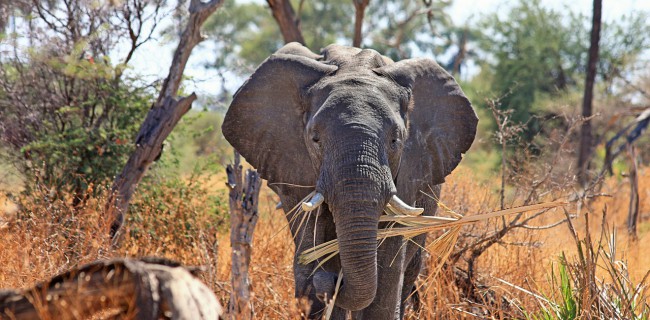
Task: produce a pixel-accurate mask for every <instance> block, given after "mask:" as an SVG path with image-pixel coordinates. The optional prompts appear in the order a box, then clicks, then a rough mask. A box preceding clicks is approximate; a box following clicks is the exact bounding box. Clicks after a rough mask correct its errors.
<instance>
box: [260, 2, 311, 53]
mask: <svg viewBox="0 0 650 320" xmlns="http://www.w3.org/2000/svg"><path fill="white" fill-rule="evenodd" d="M266 2H267V3H268V4H269V7H270V8H271V12H272V13H273V18H274V19H275V21H276V22H277V23H278V26H279V27H280V32H282V38H283V39H284V42H285V43H289V42H299V43H301V44H302V45H304V44H305V38H303V36H302V32H301V31H300V20H299V19H298V18H296V13H295V12H294V11H293V7H292V6H291V2H290V1H289V0H266Z"/></svg>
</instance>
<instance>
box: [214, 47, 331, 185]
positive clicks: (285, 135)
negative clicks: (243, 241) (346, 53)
mask: <svg viewBox="0 0 650 320" xmlns="http://www.w3.org/2000/svg"><path fill="white" fill-rule="evenodd" d="M280 52H282V51H280ZM336 69H337V68H336V67H335V66H331V65H327V64H324V63H321V62H318V61H316V60H314V59H311V58H309V57H305V56H299V55H295V54H284V53H279V54H274V55H271V56H270V57H269V58H268V59H266V60H265V61H264V62H262V64H261V65H260V66H259V67H258V68H257V70H255V72H254V73H253V75H251V77H250V78H249V79H248V80H247V81H246V82H245V83H244V85H242V87H241V88H239V90H238V91H237V92H236V93H235V96H234V98H233V101H232V103H231V104H230V107H229V108H228V112H227V113H226V117H225V118H224V121H223V125H222V127H221V130H222V132H223V135H224V136H225V137H226V140H228V142H230V144H231V145H232V146H233V147H234V148H235V149H236V150H237V151H238V152H239V153H240V154H241V155H242V156H243V157H244V158H245V159H246V161H248V162H249V163H250V164H251V165H253V166H254V167H255V168H256V169H257V170H258V171H259V172H260V174H261V175H262V178H264V179H267V180H268V181H269V182H283V183H290V184H296V185H314V184H315V181H316V172H314V169H313V166H312V163H311V160H310V158H309V155H308V154H309V153H308V151H307V148H306V146H305V142H304V124H303V114H304V112H305V107H306V104H307V103H308V101H305V100H304V92H305V91H306V89H307V88H309V87H310V86H311V85H313V84H314V83H316V82H317V81H318V80H319V79H321V78H322V77H323V76H325V75H327V74H330V73H332V72H334V71H336Z"/></svg>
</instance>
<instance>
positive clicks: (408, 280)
mask: <svg viewBox="0 0 650 320" xmlns="http://www.w3.org/2000/svg"><path fill="white" fill-rule="evenodd" d="M414 240H415V239H414ZM409 247H413V248H415V250H414V251H415V253H414V254H413V256H412V257H411V261H409V262H408V264H407V266H406V270H405V271H404V286H403V287H402V298H401V304H400V319H403V318H404V310H405V308H406V303H407V302H408V300H409V299H411V301H414V300H413V299H416V297H414V295H413V290H415V280H417V278H418V275H419V274H420V270H421V268H422V249H421V248H420V247H418V246H416V245H415V244H409ZM409 249H410V248H409ZM408 251H410V250H407V252H408Z"/></svg>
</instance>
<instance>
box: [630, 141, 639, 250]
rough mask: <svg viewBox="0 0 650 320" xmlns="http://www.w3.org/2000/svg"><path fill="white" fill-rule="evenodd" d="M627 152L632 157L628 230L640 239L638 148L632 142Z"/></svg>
mask: <svg viewBox="0 0 650 320" xmlns="http://www.w3.org/2000/svg"><path fill="white" fill-rule="evenodd" d="M627 154H628V156H629V157H630V163H631V164H630V174H629V177H628V178H629V179H630V207H629V209H628V215H627V232H628V234H629V235H630V237H631V238H632V240H638V235H637V233H636V226H637V224H638V221H639V176H638V173H637V166H638V163H637V157H636V150H635V148H634V146H633V145H632V144H628V145H627Z"/></svg>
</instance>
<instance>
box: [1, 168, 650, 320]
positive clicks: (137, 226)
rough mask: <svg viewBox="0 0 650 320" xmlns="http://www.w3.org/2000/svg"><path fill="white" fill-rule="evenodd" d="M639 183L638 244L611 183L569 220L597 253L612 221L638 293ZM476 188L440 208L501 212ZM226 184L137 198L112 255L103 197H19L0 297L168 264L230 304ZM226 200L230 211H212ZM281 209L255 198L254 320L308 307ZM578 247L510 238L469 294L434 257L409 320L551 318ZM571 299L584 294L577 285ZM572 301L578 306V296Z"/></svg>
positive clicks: (643, 259) (530, 233)
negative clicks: (117, 260) (100, 271)
mask: <svg viewBox="0 0 650 320" xmlns="http://www.w3.org/2000/svg"><path fill="white" fill-rule="evenodd" d="M639 174H640V179H639V181H640V186H639V189H640V190H641V194H640V197H641V204H640V212H641V221H640V224H639V239H638V241H636V242H633V241H631V240H630V239H628V236H627V234H626V228H625V224H626V218H627V209H628V191H629V190H628V186H627V183H626V182H625V181H624V180H619V179H618V178H616V177H614V178H608V179H607V180H606V181H605V183H604V184H603V187H602V190H601V192H602V193H603V194H607V196H601V197H596V198H593V199H592V200H591V201H590V202H589V203H587V204H585V205H583V206H581V207H580V208H579V210H578V207H577V206H576V204H575V203H574V204H573V205H571V206H569V207H567V210H568V212H569V213H570V214H575V215H577V216H576V217H575V218H574V219H573V220H572V224H573V227H574V229H575V232H576V234H577V236H578V239H583V238H584V237H585V234H586V230H587V220H586V219H585V216H587V217H588V218H589V219H588V223H589V227H590V229H589V230H590V234H591V235H592V236H591V240H590V241H591V242H592V243H594V244H596V243H597V242H598V241H599V239H600V237H599V236H598V235H600V233H601V232H602V231H603V230H602V228H603V225H602V221H601V218H602V215H603V212H606V222H607V227H606V228H608V229H610V231H611V229H612V228H613V229H614V230H617V231H618V234H617V238H616V242H615V243H616V245H617V251H616V257H613V258H612V259H613V260H614V261H616V263H620V265H623V262H622V261H626V264H625V268H626V270H627V273H629V280H630V283H633V284H638V283H640V282H641V281H642V280H643V277H644V276H645V274H646V273H647V271H648V270H649V269H650V255H649V254H646V252H647V251H648V249H650V248H649V247H648V246H649V245H648V243H650V242H649V240H650V239H649V237H650V232H648V231H649V230H650V221H649V220H648V218H649V216H650V215H649V213H650V191H649V190H650V173H649V172H648V169H647V168H644V169H642V170H640V172H639ZM201 179H203V180H201ZM478 181H480V179H477V177H476V176H475V174H474V173H473V172H472V171H471V170H469V169H467V168H460V170H457V171H456V172H455V173H454V174H453V175H452V176H451V177H450V178H449V179H448V182H447V183H446V185H445V187H444V188H443V195H442V199H441V201H442V202H443V203H444V204H445V205H447V206H448V207H450V208H452V209H454V210H455V211H457V212H459V213H461V214H464V215H473V214H480V213H486V212H491V211H495V210H497V209H499V195H498V189H499V185H498V179H494V182H492V180H488V182H478ZM223 182H224V181H223V176H218V177H211V178H210V179H207V178H205V177H194V178H191V179H188V180H187V181H184V182H182V183H180V184H177V185H159V186H156V187H155V188H141V189H140V190H139V192H138V195H137V197H136V199H135V200H134V201H133V206H132V208H133V210H132V213H131V215H130V218H129V220H128V222H127V224H126V228H127V232H126V238H125V240H124V242H123V243H122V245H121V246H120V247H119V248H112V247H111V246H110V241H109V239H108V236H107V234H108V226H109V223H108V222H107V221H106V219H105V217H104V216H103V215H102V213H103V207H102V205H103V200H104V199H103V198H101V197H100V198H97V199H89V201H88V202H87V204H86V206H85V207H83V208H81V209H74V208H72V207H70V206H69V205H68V203H70V202H69V201H66V200H65V199H63V200H48V199H47V195H46V194H43V195H42V196H41V197H33V198H23V199H21V201H20V202H21V203H20V208H19V210H17V211H16V212H14V213H12V214H11V215H8V216H3V217H2V218H0V234H1V235H2V236H1V237H0V248H1V250H0V288H18V287H28V286H31V285H33V284H35V283H36V282H39V281H42V280H44V279H47V278H49V277H51V276H53V275H55V274H58V273H61V272H63V271H65V270H67V269H70V268H72V267H75V266H78V265H80V264H84V263H87V262H90V261H93V260H96V259H103V258H110V257H140V256H161V257H166V258H170V259H174V260H177V261H179V262H182V263H184V264H187V265H202V266H205V268H206V272H204V273H203V275H202V279H203V281H204V282H205V283H206V284H208V285H209V286H210V287H211V288H212V289H213V290H214V291H215V292H216V294H217V296H218V297H219V299H220V300H221V302H222V303H223V304H224V305H225V304H227V301H228V296H229V291H230V284H229V278H230V268H229V266H230V254H231V253H230V247H229V234H228V230H227V229H226V227H225V225H227V223H225V222H226V221H227V220H226V219H227V212H226V211H227V208H226V207H225V206H224V205H223V204H222V203H225V201H224V200H225V199H226V198H225V196H224V195H225V193H224V192H223V191H224V190H225V187H224V183H223ZM565 192H566V193H567V194H570V193H571V192H573V191H572V190H565ZM219 197H222V198H221V199H223V200H222V201H221V202H220V203H215V202H217V199H218V198H219ZM275 201H277V199H276V198H275V197H274V195H273V194H272V193H271V192H270V191H268V190H266V189H265V190H264V191H263V193H262V195H261V196H260V202H261V208H260V213H261V216H260V220H259V223H258V225H257V230H256V231H255V236H254V244H253V245H254V246H253V254H252V263H251V268H252V270H251V271H250V274H251V275H252V284H253V288H252V291H253V296H252V301H253V309H254V311H255V317H256V318H259V319H287V318H298V317H299V316H300V314H301V311H302V310H303V309H304V308H305V302H304V301H297V300H296V299H294V297H293V296H294V294H293V273H292V263H293V255H294V253H293V241H292V240H291V237H290V234H289V231H288V228H287V227H286V225H287V222H286V220H285V218H284V216H283V213H282V212H281V211H279V210H275V209H274V207H275ZM518 201H519V202H520V201H522V200H521V199H518V198H517V195H516V193H512V194H511V195H510V198H509V203H510V204H511V205H514V204H518ZM565 217H566V216H565V213H564V212H563V211H562V210H555V211H549V212H547V213H545V214H543V215H541V216H540V217H539V218H537V219H536V220H534V221H531V222H530V223H529V224H530V226H531V227H534V226H543V225H547V224H550V223H553V222H557V221H561V220H562V219H565ZM503 222H504V221H502V220H501V219H493V220H490V221H488V222H481V223H478V224H476V225H474V226H471V227H464V231H463V235H464V236H466V237H468V238H467V239H460V240H459V242H458V244H457V246H456V248H455V250H460V249H462V248H463V246H466V245H468V244H471V243H472V241H473V240H472V238H471V237H472V235H474V236H476V235H482V234H489V233H490V232H492V231H494V230H498V228H499V226H501V225H502V224H503ZM506 222H507V221H506ZM224 223H225V224H224ZM434 236H436V234H433V235H431V237H434ZM576 239H577V238H576V237H575V236H574V234H572V233H571V231H570V229H569V228H568V224H567V223H563V224H561V225H558V226H557V227H554V228H549V229H542V230H533V229H525V228H518V229H513V230H511V231H510V232H509V233H508V234H507V235H505V236H504V237H503V238H502V239H501V240H500V241H499V242H498V243H496V244H495V245H493V246H491V247H489V248H488V249H487V250H486V251H485V253H483V254H482V255H480V257H478V258H477V260H476V262H475V263H474V265H473V268H474V276H473V278H472V281H473V283H472V284H471V285H472V286H473V287H471V290H470V289H469V288H468V287H467V285H468V284H467V283H464V282H463V281H462V279H464V276H466V274H463V272H465V271H467V263H466V257H465V256H461V257H459V258H458V259H457V260H456V261H455V263H454V264H453V265H451V264H448V265H447V266H446V267H445V268H443V269H442V271H441V272H440V273H438V274H437V275H436V276H434V277H429V272H431V269H432V266H433V263H434V262H435V260H436V257H434V256H428V258H427V261H426V267H425V270H424V272H423V274H422V275H421V277H420V280H418V284H419V286H420V287H419V290H418V292H417V294H416V295H417V296H418V297H419V299H418V300H419V306H418V305H414V304H412V305H410V306H409V308H408V314H407V317H408V318H409V319H474V318H477V317H485V318H497V319H510V318H521V317H529V318H543V317H542V316H543V312H544V309H545V308H547V309H548V308H551V307H550V306H549V305H544V303H543V302H542V300H540V299H547V300H549V301H553V297H557V296H558V294H560V293H559V290H561V289H562V288H561V285H560V284H559V282H558V281H556V280H557V277H555V278H554V275H557V273H558V271H557V270H558V265H559V263H560V261H562V259H565V260H566V262H567V263H568V265H569V267H568V268H569V269H570V272H574V273H579V272H580V269H579V268H580V264H575V263H574V262H575V261H576V259H577V258H578V255H577V254H578V249H577V248H578V247H577V243H578V242H577V240H576ZM578 241H580V240H578ZM583 247H584V245H583ZM600 264H601V265H602V264H603V263H602V261H601V262H600ZM571 268H573V269H571ZM576 268H577V269H576ZM608 274H610V273H609V272H608V270H606V269H604V268H596V271H595V277H597V278H598V279H601V280H602V281H604V282H607V281H610V282H611V281H612V279H611V277H610V279H608V278H607V277H608ZM614 280H616V279H614ZM576 283H578V282H576ZM573 289H575V291H579V290H580V288H576V287H575V286H574V287H573ZM470 291H471V292H470ZM575 296H576V297H579V296H580V292H576V293H575Z"/></svg>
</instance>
